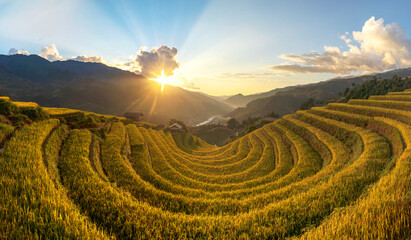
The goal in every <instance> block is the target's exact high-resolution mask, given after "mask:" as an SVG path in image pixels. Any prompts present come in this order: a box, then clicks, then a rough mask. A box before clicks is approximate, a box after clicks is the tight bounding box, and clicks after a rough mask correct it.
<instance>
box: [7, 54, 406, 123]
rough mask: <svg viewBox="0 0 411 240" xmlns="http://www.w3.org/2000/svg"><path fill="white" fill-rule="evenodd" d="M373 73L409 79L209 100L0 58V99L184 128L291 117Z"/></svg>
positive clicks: (73, 64)
mask: <svg viewBox="0 0 411 240" xmlns="http://www.w3.org/2000/svg"><path fill="white" fill-rule="evenodd" d="M374 75H375V76H376V77H377V78H391V77H392V76H393V75H398V76H401V77H407V76H410V75H411V68H405V69H397V70H392V71H387V72H383V73H376V74H370V75H364V76H354V77H340V78H334V79H331V80H327V81H323V82H319V83H315V84H307V85H299V86H290V87H285V88H277V89H273V90H271V91H268V92H263V93H258V94H252V95H245V96H244V95H242V94H237V95H234V96H230V97H226V96H221V97H213V96H210V95H207V94H204V93H200V92H192V91H188V90H185V89H182V88H179V87H174V86H169V85H166V86H165V90H164V92H163V93H161V91H160V84H159V83H157V82H154V81H150V80H148V79H146V78H144V77H143V76H140V75H136V74H134V73H131V72H128V71H123V70H120V69H118V68H114V67H109V66H107V65H104V64H101V63H85V62H78V61H73V60H69V61H55V62H49V61H48V60H46V59H44V58H42V57H39V56H37V55H30V56H25V55H11V56H8V55H0V95H5V96H10V97H12V98H13V99H15V100H19V101H34V102H37V103H39V104H40V105H41V106H45V107H68V108H75V109H80V110H85V111H92V112H97V113H102V114H112V115H118V116H120V115H122V114H123V113H124V112H126V111H131V112H133V111H135V112H142V113H143V114H144V115H145V120H146V121H149V122H155V123H167V122H168V121H169V120H170V119H171V118H176V119H179V120H183V121H184V122H186V123H188V124H189V125H196V124H198V123H201V122H204V121H206V120H207V119H209V118H211V117H213V116H219V115H221V116H224V117H231V118H236V119H237V120H239V121H241V120H244V119H247V118H248V117H256V116H261V117H263V116H266V115H269V114H271V113H276V114H279V115H285V114H289V113H293V112H295V111H297V110H298V109H299V108H300V106H301V104H302V103H304V102H306V101H307V100H308V99H310V98H312V99H313V101H314V102H315V103H316V104H323V103H326V102H328V101H330V100H332V99H336V98H339V97H341V94H342V93H343V92H344V90H345V89H346V88H352V87H353V83H354V84H356V85H358V84H361V83H362V82H364V81H365V80H368V79H370V78H372V76H374ZM235 107H237V108H235Z"/></svg>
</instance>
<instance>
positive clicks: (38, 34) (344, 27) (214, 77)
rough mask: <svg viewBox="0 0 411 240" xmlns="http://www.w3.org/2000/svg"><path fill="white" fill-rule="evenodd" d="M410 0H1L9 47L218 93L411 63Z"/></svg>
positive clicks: (0, 23) (0, 25)
mask: <svg viewBox="0 0 411 240" xmlns="http://www.w3.org/2000/svg"><path fill="white" fill-rule="evenodd" d="M410 9H411V3H410V2H409V1H405V0H404V1H379V0H374V1H349V0H345V1H325V0H324V1H302V0H301V1H297V0H290V1H268V0H248V1H244V0H237V1H236V0H231V1H228V0H210V1H205V0H196V1H192V0H176V1H171V0H163V1H156V0H145V1H144V0H139V1H137V0H136V1H121V0H120V1H119V0H116V1H114V0H113V1H109V0H106V1H98V0H94V1H93V0H43V1H41V0H40V1H29V0H27V1H26V0H0V54H38V55H40V56H42V57H44V58H46V59H48V60H50V61H56V60H67V59H73V60H77V61H92V62H102V63H105V64H107V65H110V66H115V67H119V68H122V69H125V70H130V71H134V72H136V73H138V74H142V75H144V76H146V77H148V78H155V77H157V76H159V75H161V71H164V73H165V75H167V76H169V82H170V83H171V84H173V85H178V86H181V87H184V88H186V89H189V90H195V91H202V92H205V93H207V94H211V95H232V94H237V93H243V94H252V93H257V92H264V91H269V90H271V89H274V88H277V87H285V86H289V85H296V84H306V83H313V82H319V81H323V80H326V79H330V78H333V77H337V76H339V75H349V74H359V73H364V72H366V73H367V72H376V71H383V70H388V69H394V68H399V67H407V66H411V35H410V34H411V21H409V10H410Z"/></svg>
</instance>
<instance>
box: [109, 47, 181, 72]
mask: <svg viewBox="0 0 411 240" xmlns="http://www.w3.org/2000/svg"><path fill="white" fill-rule="evenodd" d="M176 56H177V48H175V47H168V46H164V45H161V46H160V47H153V48H152V49H151V50H150V51H148V50H147V47H144V46H143V47H141V48H140V51H139V53H137V56H136V57H135V59H133V60H132V61H131V62H126V63H122V64H117V65H116V66H117V67H119V68H122V69H125V68H127V69H128V70H129V71H133V72H136V73H138V74H142V75H144V76H145V77H148V78H155V77H158V76H161V72H162V71H163V70H164V75H165V76H171V75H174V70H176V69H177V68H178V67H179V66H180V65H179V63H178V62H177V60H176V59H175V58H176ZM120 65H121V66H120Z"/></svg>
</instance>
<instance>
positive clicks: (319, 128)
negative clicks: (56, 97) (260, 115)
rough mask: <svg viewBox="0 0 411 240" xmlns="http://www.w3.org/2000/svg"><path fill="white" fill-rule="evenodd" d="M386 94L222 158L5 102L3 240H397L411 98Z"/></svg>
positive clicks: (299, 121) (255, 135) (178, 139)
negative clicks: (31, 111) (82, 239)
mask: <svg viewBox="0 0 411 240" xmlns="http://www.w3.org/2000/svg"><path fill="white" fill-rule="evenodd" d="M394 79H395V81H394V82H395V84H394V85H389V86H397V85H398V84H396V83H397V79H396V78H394ZM377 81H378V80H377ZM379 84H380V85H379V87H381V86H384V87H386V86H388V83H387V82H382V83H379ZM361 86H362V87H363V89H365V88H364V86H363V85H360V86H357V87H356V88H359V87H361ZM392 88H394V87H390V88H387V89H392ZM393 90H395V91H396V92H393V93H390V94H388V95H385V96H370V97H369V99H351V100H349V101H348V102H347V103H330V104H328V105H326V106H322V107H312V108H309V107H311V106H307V107H304V109H306V108H307V109H308V108H309V109H308V110H300V111H298V112H296V113H294V114H290V115H286V116H284V117H282V118H280V119H277V120H275V121H274V122H272V123H268V124H265V125H264V123H263V122H261V123H259V125H258V126H257V125H256V124H254V125H252V126H255V129H251V130H250V131H249V132H250V133H248V134H245V135H244V136H240V137H239V138H238V139H235V140H234V141H232V142H230V143H228V144H226V145H224V146H221V147H215V146H212V145H210V144H207V143H206V142H204V141H203V140H201V139H200V138H198V137H196V136H193V135H191V134H190V133H189V132H188V131H178V132H170V131H169V130H168V129H164V130H159V129H158V126H155V125H151V124H148V123H147V124H146V123H140V122H132V121H130V120H125V119H121V118H117V117H113V116H105V115H99V114H93V113H87V112H82V111H78V110H72V109H58V108H41V107H39V106H36V104H34V103H27V104H25V103H17V104H16V103H14V102H12V101H11V100H10V99H8V98H6V97H4V98H0V109H1V111H2V112H1V113H2V115H1V118H0V143H1V146H2V150H1V151H0V158H1V159H0V169H1V171H0V179H1V181H0V186H1V190H2V197H0V238H12V239H16V238H17V239H27V238H34V239H36V238H40V239H50V238H73V239H78V238H84V239H106V238H116V239H149V238H150V239H284V238H288V237H290V238H295V239H297V238H301V239H406V238H407V237H409V236H410V234H411V231H410V229H411V222H410V219H411V204H410V203H411V195H410V190H411V185H410V182H411V167H410V166H411V165H410V161H411V97H410V96H411V95H410V93H411V91H404V92H399V90H401V89H398V88H394V89H393ZM373 91H374V90H372V91H371V90H370V91H367V94H368V93H371V92H373ZM348 95H349V93H348ZM2 103H3V105H1V104H2ZM27 109H38V112H37V114H34V115H30V113H28V112H24V111H23V110H27ZM42 112H44V113H46V114H44V115H42V114H41V113H42ZM33 116H39V117H33ZM274 116H276V115H273V117H274ZM43 119H45V120H43ZM174 122H177V123H179V124H180V125H182V126H183V127H185V125H183V123H182V122H180V121H178V120H173V121H172V122H171V123H174ZM253 123H255V122H253ZM240 125H241V124H239V123H238V122H237V121H235V120H231V121H230V123H229V128H228V129H231V130H236V129H238V128H239V127H240ZM185 129H186V127H185ZM186 130H187V129H186Z"/></svg>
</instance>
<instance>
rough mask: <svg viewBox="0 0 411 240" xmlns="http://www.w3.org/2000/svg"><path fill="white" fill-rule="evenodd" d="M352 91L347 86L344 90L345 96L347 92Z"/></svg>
mask: <svg viewBox="0 0 411 240" xmlns="http://www.w3.org/2000/svg"><path fill="white" fill-rule="evenodd" d="M349 92H350V88H346V89H345V90H344V97H345V96H347V94H348V93H349Z"/></svg>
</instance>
